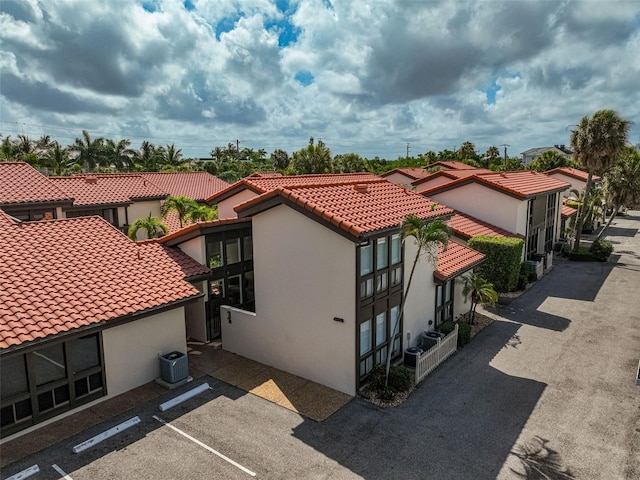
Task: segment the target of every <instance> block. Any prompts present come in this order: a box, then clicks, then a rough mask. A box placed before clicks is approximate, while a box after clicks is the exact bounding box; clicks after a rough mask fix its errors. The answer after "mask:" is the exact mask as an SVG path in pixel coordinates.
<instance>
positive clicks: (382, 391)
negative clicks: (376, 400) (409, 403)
mask: <svg viewBox="0 0 640 480" xmlns="http://www.w3.org/2000/svg"><path fill="white" fill-rule="evenodd" d="M385 373H386V366H385V365H384V364H380V365H376V366H375V368H374V369H373V371H372V372H371V377H370V378H369V388H370V389H371V390H375V391H376V392H378V395H379V396H380V398H382V399H383V400H391V399H392V398H393V396H394V395H395V394H396V393H402V392H406V391H407V390H409V389H410V388H411V383H412V381H413V372H412V371H411V370H409V369H408V368H406V367H402V366H396V365H391V368H390V369H389V383H388V385H387V387H386V388H385V386H384V378H385Z"/></svg>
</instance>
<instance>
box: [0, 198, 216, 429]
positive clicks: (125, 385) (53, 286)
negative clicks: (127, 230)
mask: <svg viewBox="0 0 640 480" xmlns="http://www.w3.org/2000/svg"><path fill="white" fill-rule="evenodd" d="M208 272H209V269H208V268H206V267H204V266H203V265H200V264H199V263H197V262H196V261H194V260H193V259H191V258H190V257H189V256H187V255H185V254H184V253H182V252H180V251H179V250H177V249H172V248H170V247H167V246H164V245H161V244H158V243H155V242H146V243H144V242H143V243H137V244H136V243H134V242H131V241H130V240H129V239H128V238H127V237H126V236H125V235H123V234H122V232H120V231H118V230H117V229H116V228H114V226H113V225H110V224H109V223H108V222H106V221H105V220H104V219H102V218H100V217H97V216H91V217H79V218H69V219H58V220H41V221H33V222H19V221H17V220H16V219H14V218H12V217H11V216H9V215H7V214H5V213H4V212H2V211H1V210H0V362H1V365H2V367H1V368H2V375H0V382H1V387H2V388H1V390H0V395H1V397H0V409H1V430H0V432H1V435H2V437H3V438H4V437H7V436H10V435H13V434H16V433H17V432H20V431H25V430H26V429H33V428H36V427H37V426H39V425H42V424H43V423H44V422H48V421H52V420H53V419H56V418H58V417H59V416H60V415H64V414H66V413H67V412H70V411H72V410H75V409H77V408H81V407H85V406H88V405H92V404H94V403H97V402H99V401H102V400H104V399H106V398H110V397H113V396H116V395H118V394H121V393H123V392H126V391H128V390H130V389H132V388H135V387H137V386H139V385H142V384H144V383H147V382H149V381H152V380H154V379H156V378H157V377H159V376H160V362H159V358H158V354H159V353H162V354H166V353H170V352H173V351H180V352H186V323H185V322H186V317H187V313H186V312H188V309H189V308H190V307H191V305H192V304H193V303H195V304H197V303H198V302H200V303H203V302H204V300H203V295H202V293H200V292H199V291H198V289H197V288H195V287H194V286H193V285H191V284H190V283H189V282H188V281H187V280H189V279H197V278H198V277H199V276H201V275H205V276H206V275H207V274H208Z"/></svg>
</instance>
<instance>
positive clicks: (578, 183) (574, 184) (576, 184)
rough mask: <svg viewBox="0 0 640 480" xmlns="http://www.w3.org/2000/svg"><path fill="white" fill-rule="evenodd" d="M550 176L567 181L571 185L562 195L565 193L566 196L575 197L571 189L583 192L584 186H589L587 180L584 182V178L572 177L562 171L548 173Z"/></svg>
mask: <svg viewBox="0 0 640 480" xmlns="http://www.w3.org/2000/svg"><path fill="white" fill-rule="evenodd" d="M548 175H549V176H550V177H552V178H555V179H557V180H561V181H563V182H567V183H568V184H569V185H571V187H569V189H568V190H565V191H564V192H562V193H561V196H562V195H564V196H566V197H572V198H575V195H574V194H573V193H571V190H573V189H576V190H578V191H579V192H582V191H583V190H584V188H585V187H586V186H587V182H583V181H582V180H578V179H577V178H574V177H570V176H568V175H565V174H563V173H560V172H556V173H550V174H548Z"/></svg>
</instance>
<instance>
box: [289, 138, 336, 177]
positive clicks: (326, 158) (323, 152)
mask: <svg viewBox="0 0 640 480" xmlns="http://www.w3.org/2000/svg"><path fill="white" fill-rule="evenodd" d="M289 168H291V170H292V172H291V173H293V174H295V175H304V174H310V173H311V174H313V173H329V172H330V171H331V150H329V149H328V148H327V147H326V145H325V144H324V143H323V142H322V140H319V141H318V143H317V144H314V141H313V137H311V138H310V139H309V145H308V146H307V147H306V148H303V149H302V150H298V151H297V152H293V160H292V161H291V165H290V166H289Z"/></svg>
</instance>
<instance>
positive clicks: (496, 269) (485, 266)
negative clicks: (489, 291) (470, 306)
mask: <svg viewBox="0 0 640 480" xmlns="http://www.w3.org/2000/svg"><path fill="white" fill-rule="evenodd" d="M468 245H469V247H471V248H473V249H475V250H478V251H479V252H482V253H484V254H485V256H486V258H485V261H484V262H483V263H481V264H480V265H478V266H477V267H475V268H474V271H475V272H476V274H477V275H479V276H481V277H483V278H484V279H486V280H487V281H488V282H490V283H493V288H494V289H495V290H496V292H510V291H512V290H513V289H514V288H515V287H516V285H517V284H518V277H519V275H520V268H521V266H520V263H521V262H520V259H521V257H522V249H523V247H524V241H523V240H522V239H520V238H503V237H491V236H479V237H474V238H472V239H470V240H469V242H468Z"/></svg>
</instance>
